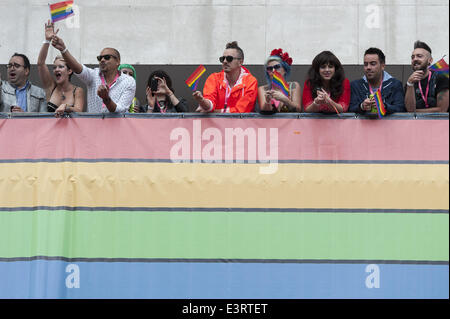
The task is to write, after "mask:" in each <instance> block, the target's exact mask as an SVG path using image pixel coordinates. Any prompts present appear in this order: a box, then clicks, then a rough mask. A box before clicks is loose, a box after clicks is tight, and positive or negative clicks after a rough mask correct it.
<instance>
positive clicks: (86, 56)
mask: <svg viewBox="0 0 450 319" xmlns="http://www.w3.org/2000/svg"><path fill="white" fill-rule="evenodd" d="M57 1H58V0H54V1H51V2H57ZM47 3H48V1H47V0H0V64H5V63H7V62H8V61H9V58H10V56H11V55H12V54H13V53H14V52H20V53H25V54H26V55H27V56H28V57H29V58H30V60H31V62H32V63H36V61H37V56H38V53H39V50H40V47H41V43H42V40H43V39H44V23H45V22H46V21H47V19H48V18H49V9H48V6H47ZM75 4H76V7H75V12H76V15H75V17H73V18H70V19H68V20H65V21H62V22H58V23H57V27H58V28H60V31H59V35H61V36H62V37H63V39H64V40H65V42H66V44H67V46H68V47H69V49H70V51H71V52H72V54H74V56H75V57H76V58H78V59H80V62H82V63H86V64H95V63H97V62H96V59H95V57H96V56H97V55H98V54H99V53H100V51H101V49H102V48H103V47H114V48H117V49H118V50H119V51H120V52H121V55H122V62H123V63H131V64H218V60H217V58H218V57H219V56H220V55H222V53H223V50H224V47H225V44H226V43H227V42H230V41H232V40H237V41H238V42H239V44H240V46H241V47H242V48H243V49H244V52H245V54H246V59H245V63H247V64H262V63H263V62H264V60H265V58H266V57H267V55H268V54H269V53H270V51H271V50H272V49H274V48H279V47H280V48H283V49H285V50H286V51H288V52H289V53H290V55H291V56H292V57H293V59H294V64H310V63H311V61H312V59H313V58H314V56H315V55H316V54H318V53H319V52H320V51H322V50H331V51H333V52H334V53H335V54H336V55H337V56H338V57H339V59H340V60H341V62H342V63H344V64H361V63H362V56H363V53H364V51H365V50H366V49H367V48H368V47H370V46H376V47H379V48H380V49H382V50H383V51H384V52H385V54H386V56H387V63H388V64H409V63H410V54H411V52H412V46H413V43H414V41H415V40H417V39H420V40H422V41H425V42H426V43H428V44H429V45H430V46H431V48H432V49H433V55H434V58H435V60H437V59H440V58H441V57H442V56H443V55H445V54H447V55H448V53H449V3H448V1H447V0H393V1H388V0H362V1H356V0H75ZM57 53H58V52H57V51H56V50H51V52H50V54H49V56H50V57H49V59H48V60H47V62H50V61H51V60H52V58H53V57H54V56H55V55H56V54H57ZM446 60H447V61H448V58H446Z"/></svg>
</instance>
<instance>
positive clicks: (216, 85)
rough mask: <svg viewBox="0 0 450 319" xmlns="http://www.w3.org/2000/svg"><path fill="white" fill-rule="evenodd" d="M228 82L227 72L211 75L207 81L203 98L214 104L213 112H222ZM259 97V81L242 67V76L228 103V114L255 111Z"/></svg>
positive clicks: (232, 90)
mask: <svg viewBox="0 0 450 319" xmlns="http://www.w3.org/2000/svg"><path fill="white" fill-rule="evenodd" d="M227 85H228V82H227V80H226V79H225V72H224V71H222V72H218V73H213V74H211V75H210V76H209V77H208V79H207V80H206V83H205V86H204V88H203V97H204V98H205V99H206V100H210V101H211V102H212V104H213V108H212V110H211V111H216V112H217V111H222V112H223V109H224V105H225V95H226V91H227ZM257 95H258V81H257V80H256V78H255V77H254V76H253V75H251V74H250V72H249V71H248V70H247V69H246V68H244V67H242V69H241V75H240V77H239V80H238V81H237V82H236V84H235V86H234V87H233V88H232V89H231V94H230V97H229V98H228V102H227V106H228V109H227V112H230V113H249V112H253V111H254V109H255V102H256V97H257Z"/></svg>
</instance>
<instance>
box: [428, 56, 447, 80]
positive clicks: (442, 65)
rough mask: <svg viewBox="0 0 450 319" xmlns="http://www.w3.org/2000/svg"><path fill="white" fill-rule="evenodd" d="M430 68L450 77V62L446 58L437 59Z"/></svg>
mask: <svg viewBox="0 0 450 319" xmlns="http://www.w3.org/2000/svg"><path fill="white" fill-rule="evenodd" d="M429 69H430V70H431V71H433V72H440V73H443V74H444V75H445V76H446V77H449V75H448V64H447V62H445V60H444V58H442V59H440V60H439V61H437V62H436V63H435V64H433V65H432V66H430V67H429Z"/></svg>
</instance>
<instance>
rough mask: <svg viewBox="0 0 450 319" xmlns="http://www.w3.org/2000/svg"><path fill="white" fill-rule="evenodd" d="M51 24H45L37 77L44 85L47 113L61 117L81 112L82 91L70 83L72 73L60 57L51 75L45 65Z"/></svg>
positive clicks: (52, 30)
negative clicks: (68, 113)
mask: <svg viewBox="0 0 450 319" xmlns="http://www.w3.org/2000/svg"><path fill="white" fill-rule="evenodd" d="M55 34H56V33H55V31H54V24H53V22H50V21H48V23H46V24H45V41H44V43H43V44H42V48H41V51H40V52H39V57H38V63H37V65H38V71H39V77H40V79H41V81H42V83H43V85H44V89H45V93H46V98H47V101H48V102H47V111H48V112H55V116H61V115H62V114H63V113H64V112H83V108H84V90H83V89H82V88H81V87H77V86H75V85H73V84H72V83H71V82H70V78H71V77H72V75H73V71H72V70H71V69H70V68H69V67H68V66H67V63H66V61H64V58H63V57H62V56H57V57H56V58H55V62H54V67H53V75H54V77H52V75H51V73H50V70H49V69H48V67H47V65H46V64H45V60H46V58H47V54H48V48H49V46H50V41H51V39H52V37H53V36H54V35H55Z"/></svg>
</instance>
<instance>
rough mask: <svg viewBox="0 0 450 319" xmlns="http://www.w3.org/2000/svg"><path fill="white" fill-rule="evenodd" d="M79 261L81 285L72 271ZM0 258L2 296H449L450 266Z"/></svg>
mask: <svg viewBox="0 0 450 319" xmlns="http://www.w3.org/2000/svg"><path fill="white" fill-rule="evenodd" d="M69 265H75V268H73V269H77V270H79V284H80V287H79V288H74V287H72V288H69V287H67V286H66V281H67V282H68V284H69V285H70V284H74V283H75V282H76V281H74V280H71V278H70V277H68V276H71V275H72V276H73V274H74V270H71V271H69V272H66V267H68V266H69ZM367 266H368V265H366V264H227V263H223V264H210V263H204V264H202V263H199V264H191V263H155V264H152V263H151V264H146V263H102V262H99V263H84V262H79V263H74V264H70V263H67V262H61V261H33V262H10V263H0V283H1V285H0V298H56V299H59V298H75V299H78V298H107V299H108V298H123V299H128V298H137V299H140V298H147V299H153V298H158V299H161V298H162V299H174V298H176V299H218V298H220V299H242V298H245V299H281V298H282V299H302V298H305V299H309V298H316V299H328V298H351V299H354V298H357V299H372V298H377V299H378V298H386V299H392V298H393V299H397V298H402V299H412V298H415V299H428V298H433V299H448V298H449V267H448V265H386V264H380V265H377V267H378V268H379V278H380V280H379V283H380V285H379V288H376V287H372V288H369V287H367V285H366V284H367V282H369V284H370V283H372V284H373V283H374V281H371V280H367V278H368V276H370V273H368V272H366V267H367ZM69 270H70V269H69Z"/></svg>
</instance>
